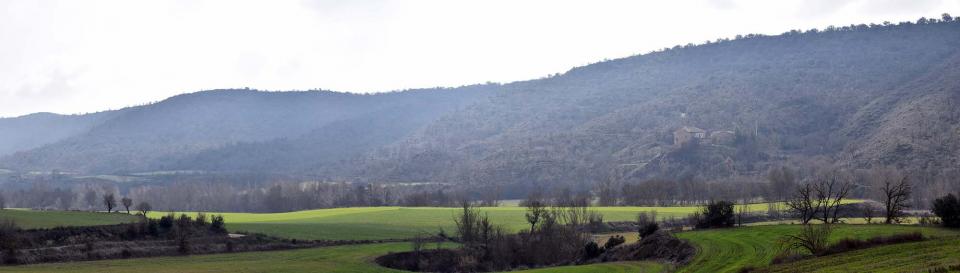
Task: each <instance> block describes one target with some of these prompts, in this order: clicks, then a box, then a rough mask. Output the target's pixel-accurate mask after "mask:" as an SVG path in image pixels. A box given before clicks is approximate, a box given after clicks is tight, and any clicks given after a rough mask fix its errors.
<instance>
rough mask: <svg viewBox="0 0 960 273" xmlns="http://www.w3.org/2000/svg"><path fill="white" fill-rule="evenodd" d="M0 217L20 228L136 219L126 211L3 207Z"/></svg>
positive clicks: (83, 224) (108, 223)
mask: <svg viewBox="0 0 960 273" xmlns="http://www.w3.org/2000/svg"><path fill="white" fill-rule="evenodd" d="M0 219H11V220H13V221H15V222H16V223H17V226H20V227H21V228H51V227H56V226H94V225H111V224H120V223H126V222H132V221H136V220H137V217H136V216H133V215H129V214H126V213H99V212H81V211H36V210H22V209H4V210H0Z"/></svg>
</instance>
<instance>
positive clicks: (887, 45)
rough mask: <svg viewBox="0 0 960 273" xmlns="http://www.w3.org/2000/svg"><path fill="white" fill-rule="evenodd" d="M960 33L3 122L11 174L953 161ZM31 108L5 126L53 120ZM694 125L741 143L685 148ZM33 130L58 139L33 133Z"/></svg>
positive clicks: (430, 177) (481, 177)
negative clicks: (679, 137)
mask: <svg viewBox="0 0 960 273" xmlns="http://www.w3.org/2000/svg"><path fill="white" fill-rule="evenodd" d="M625 35H626V34H625ZM957 45H960V22H957V21H950V22H940V23H927V22H923V23H906V24H899V25H885V26H880V25H873V26H866V25H859V26H851V27H843V28H831V29H829V30H827V31H806V32H799V31H792V32H788V33H785V34H783V35H778V36H760V35H749V36H747V37H745V38H741V39H735V40H724V41H718V42H712V43H708V44H702V45H696V46H693V45H690V46H683V47H675V48H673V49H669V50H663V51H658V52H653V53H648V54H643V55H637V56H633V57H628V58H623V59H618V60H612V61H605V62H601V63H597V64H593V65H588V66H584V67H579V68H575V69H572V70H570V71H569V72H567V73H564V74H561V75H557V76H553V77H549V78H544V79H537V80H530V81H524V82H516V83H511V84H505V85H478V86H468V87H461V88H451V89H436V90H415V91H404V92H394V93H384V94H377V95H352V94H346V93H334V92H256V91H249V90H234V91H209V92H199V93H194V94H188V95H181V96H177V97H173V98H170V99H168V100H165V101H162V102H159V103H156V104H151V105H146V106H140V107H133V108H128V109H124V110H122V111H118V112H116V113H115V114H112V116H111V117H109V118H105V119H103V120H100V119H97V120H99V122H90V123H70V125H72V126H76V127H71V128H64V127H63V126H57V125H56V124H57V123H52V122H49V123H46V124H48V125H44V126H39V125H38V126H39V127H37V128H39V129H22V128H26V127H23V126H22V125H21V127H4V130H2V131H0V132H14V133H7V134H4V135H0V136H2V138H0V148H3V149H0V155H4V154H5V156H4V157H3V158H2V159H0V168H8V169H16V170H51V169H61V170H73V171H79V172H85V173H124V172H140V171H158V170H184V169H190V170H210V171H255V172H265V173H271V172H283V173H297V174H305V175H311V176H316V177H321V178H329V179H343V180H352V181H371V182H410V181H437V182H463V183H503V184H509V185H520V186H522V187H529V186H532V185H537V184H540V183H554V184H569V185H578V184H581V183H585V182H586V183H592V182H596V181H604V180H608V179H611V178H614V179H623V180H639V179H648V178H656V177H665V178H698V179H703V180H712V179H719V178H726V177H731V176H738V175H757V174H759V173H761V172H763V171H765V170H766V169H767V168H768V167H769V166H771V165H775V164H783V163H793V162H801V161H807V160H812V159H816V160H825V161H836V162H838V163H840V164H842V165H846V166H850V167H855V168H861V167H871V166H881V165H895V166H899V167H904V168H918V169H934V170H939V169H949V168H956V167H957V166H958V162H960V161H958V160H960V158H958V155H960V124H958V122H960V110H958V108H960V107H957V106H958V105H960V66H958V64H960V51H958V48H960V47H958V46H957ZM111 113H112V112H111ZM89 116H90V115H86V116H77V117H74V118H86V117H89ZM28 118H29V117H22V118H16V119H7V120H0V121H2V122H0V126H10V125H6V124H9V123H16V124H39V122H34V121H31V120H29V119H28ZM83 124H89V125H83ZM681 126H695V127H699V128H702V129H704V130H706V131H707V132H717V131H732V132H735V135H736V137H735V139H734V140H733V141H732V142H728V143H719V144H713V143H711V141H709V140H704V141H702V142H703V143H701V144H700V145H690V146H687V147H685V148H680V147H677V146H676V145H674V143H673V135H672V133H673V131H674V130H676V129H677V128H679V127H681ZM6 128H17V129H13V130H7V129H6ZM32 135H49V136H50V137H47V138H41V139H35V140H31V141H30V142H24V140H23V139H28V138H29V137H27V136H32ZM12 147H15V148H12ZM14 150H16V151H17V152H16V153H12V151H14Z"/></svg>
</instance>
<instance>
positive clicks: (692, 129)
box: [677, 126, 707, 134]
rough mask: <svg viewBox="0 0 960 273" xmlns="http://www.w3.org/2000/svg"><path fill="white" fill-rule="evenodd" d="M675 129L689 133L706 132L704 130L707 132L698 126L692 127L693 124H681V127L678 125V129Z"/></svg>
mask: <svg viewBox="0 0 960 273" xmlns="http://www.w3.org/2000/svg"><path fill="white" fill-rule="evenodd" d="M677 131H682V132H687V133H691V134H693V133H706V132H707V131H704V130H703V129H700V128H697V127H693V126H683V127H680V129H677Z"/></svg>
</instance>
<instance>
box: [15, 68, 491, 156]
mask: <svg viewBox="0 0 960 273" xmlns="http://www.w3.org/2000/svg"><path fill="white" fill-rule="evenodd" d="M495 87H496V86H494V85H491V86H476V87H465V88H462V89H458V90H443V89H436V90H413V91H406V92H395V93H384V94H377V95H358V94H348V93H336V92H329V91H311V92H260V91H252V90H215V91H205V92H198V93H193V94H186V95H180V96H176V97H172V98H170V99H167V100H164V101H161V102H158V103H155V104H151V105H146V106H139V107H132V108H128V109H124V110H122V112H121V113H118V114H115V115H112V116H111V117H110V118H109V119H106V120H104V121H102V122H100V123H99V124H96V125H95V126H90V127H89V128H85V130H81V129H77V130H75V131H73V133H74V134H73V135H71V136H69V137H62V139H60V140H58V141H56V142H53V143H50V144H48V145H44V146H41V147H37V148H32V147H28V148H27V149H22V150H20V151H17V152H16V153H12V154H8V155H7V156H5V157H3V159H2V160H0V165H2V166H5V167H7V168H12V169H20V170H53V169H56V170H61V171H77V172H82V173H130V172H144V171H156V170H205V169H207V168H211V169H225V170H247V169H250V168H252V169H254V170H264V171H273V170H281V169H280V168H278V169H271V168H269V167H268V166H284V170H285V169H286V164H284V163H293V164H297V165H300V164H301V163H302V162H299V161H295V162H287V161H285V160H306V161H307V162H309V161H313V160H317V159H321V158H328V157H331V156H332V155H328V154H325V153H323V152H326V151H334V150H344V149H350V152H349V153H346V154H349V155H353V154H356V153H357V152H359V151H363V149H367V148H370V147H369V146H370V145H369V144H366V143H365V141H366V142H372V143H379V142H377V141H381V142H382V141H383V140H380V139H379V138H382V137H381V136H390V137H393V138H400V137H403V136H405V134H407V133H409V131H410V130H412V129H411V128H412V127H416V126H417V123H421V124H420V125H422V124H423V123H426V122H429V121H430V120H431V117H436V116H438V115H441V114H443V113H444V111H450V110H451V109H455V108H457V107H460V106H461V105H463V104H466V103H469V102H471V101H473V100H476V99H478V98H480V97H482V96H483V95H484V90H485V89H489V88H495ZM404 117H406V118H404ZM395 119H402V120H398V121H395V122H391V120H395ZM16 120H19V119H16ZM351 121H352V122H351ZM364 124H370V125H377V124H380V125H383V126H381V127H370V126H366V127H364V126H363V125H364ZM351 126H352V127H353V129H354V131H347V130H344V129H348V128H351ZM14 129H15V128H14ZM58 129H59V128H58ZM5 131H6V130H5ZM11 132H13V135H15V136H17V138H23V136H21V135H18V134H17V133H21V134H22V135H26V136H29V135H30V134H45V133H46V131H42V130H34V131H16V130H11ZM311 136H316V137H324V138H326V139H317V138H312V137H311ZM17 138H13V139H17ZM3 142H4V143H6V139H4V141H3ZM291 145H293V147H292V146H291ZM261 147H269V148H266V149H267V151H263V150H262V148H261ZM311 151H317V152H318V153H316V154H307V153H310V152H311ZM305 154H306V155H305Z"/></svg>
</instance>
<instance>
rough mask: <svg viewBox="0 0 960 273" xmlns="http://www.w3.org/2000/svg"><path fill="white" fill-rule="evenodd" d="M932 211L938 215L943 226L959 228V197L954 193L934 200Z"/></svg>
mask: <svg viewBox="0 0 960 273" xmlns="http://www.w3.org/2000/svg"><path fill="white" fill-rule="evenodd" d="M933 213H934V214H936V215H937V217H940V221H941V223H942V224H943V226H945V227H949V228H960V199H958V198H957V196H956V195H953V194H952V193H951V194H947V195H946V196H944V197H941V198H937V199H936V200H934V201H933Z"/></svg>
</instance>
